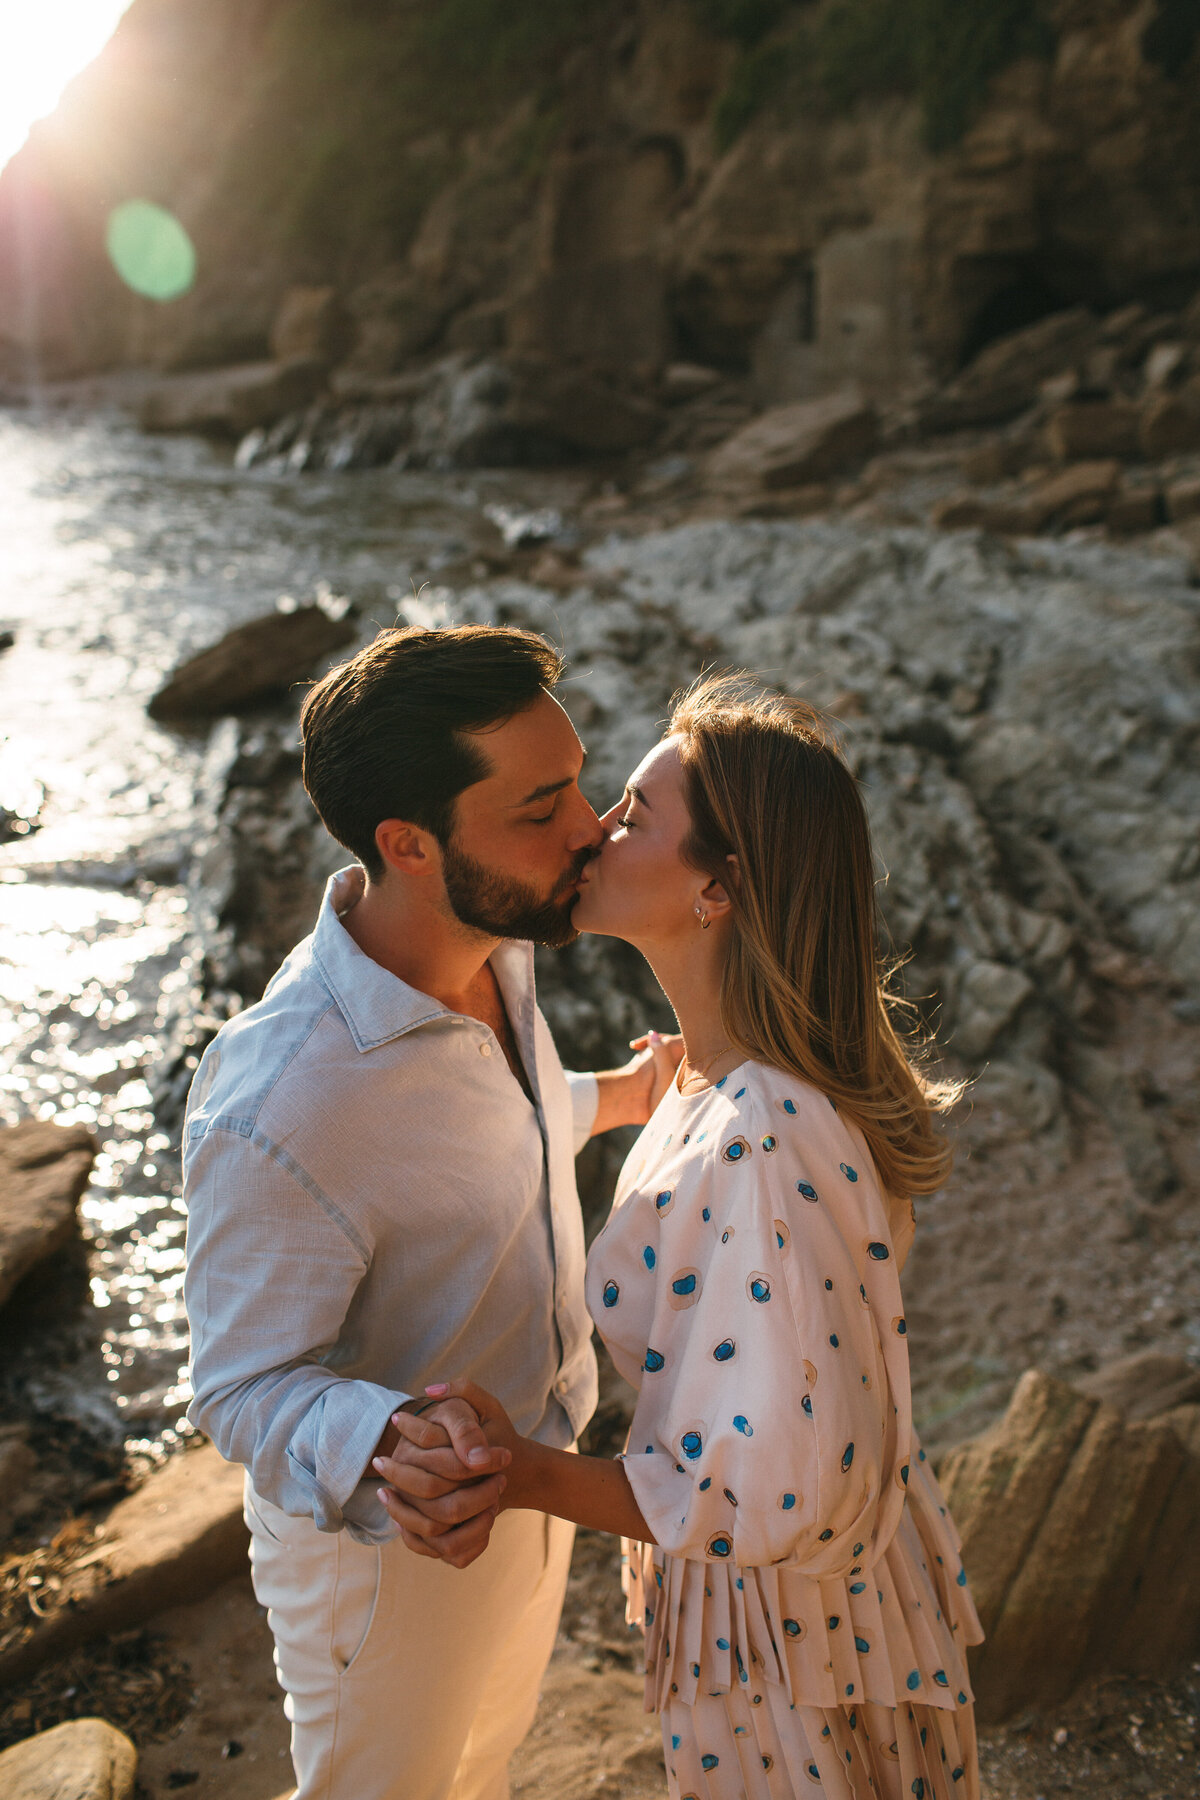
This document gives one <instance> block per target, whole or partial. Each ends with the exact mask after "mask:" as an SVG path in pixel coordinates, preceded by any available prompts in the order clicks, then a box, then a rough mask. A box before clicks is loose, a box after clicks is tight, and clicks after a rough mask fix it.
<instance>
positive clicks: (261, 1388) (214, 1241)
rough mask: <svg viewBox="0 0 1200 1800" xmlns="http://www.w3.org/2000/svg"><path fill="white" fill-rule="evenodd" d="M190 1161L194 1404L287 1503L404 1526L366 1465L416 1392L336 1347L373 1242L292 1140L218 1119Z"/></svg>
mask: <svg viewBox="0 0 1200 1800" xmlns="http://www.w3.org/2000/svg"><path fill="white" fill-rule="evenodd" d="M188 1162H189V1168H188V1258H187V1261H188V1268H187V1279H186V1287H185V1295H186V1301H187V1311H188V1318H189V1321H190V1325H191V1333H192V1356H191V1379H192V1388H193V1393H194V1398H193V1401H192V1404H191V1406H190V1407H189V1410H188V1417H189V1418H190V1419H191V1421H192V1422H193V1424H195V1425H197V1426H199V1428H200V1429H201V1430H202V1431H204V1432H206V1433H207V1435H208V1436H209V1437H210V1438H211V1439H212V1441H213V1443H214V1444H215V1445H216V1446H217V1449H218V1450H219V1451H220V1452H221V1454H222V1456H225V1457H227V1458H228V1459H229V1460H230V1461H231V1462H240V1463H243V1464H244V1465H245V1467H246V1468H247V1469H248V1470H249V1472H250V1479H251V1482H252V1483H253V1486H254V1488H255V1490H256V1492H258V1493H259V1494H261V1495H262V1496H263V1498H264V1499H266V1500H269V1501H271V1502H272V1503H273V1504H274V1505H275V1506H278V1507H279V1508H280V1509H281V1510H282V1511H283V1512H286V1513H291V1514H293V1515H303V1514H306V1513H307V1514H310V1515H311V1516H312V1518H313V1519H314V1520H315V1521H316V1524H317V1525H318V1527H319V1528H320V1529H321V1530H322V1531H338V1530H340V1529H342V1527H343V1526H344V1527H345V1528H346V1530H348V1531H349V1532H350V1533H351V1535H352V1536H353V1537H355V1538H358V1539H359V1540H360V1541H362V1542H365V1543H379V1542H383V1541H385V1540H386V1539H388V1538H391V1537H393V1536H395V1535H396V1532H397V1527H396V1526H395V1525H394V1524H393V1523H392V1521H391V1520H390V1518H389V1517H388V1515H387V1513H386V1512H385V1510H384V1508H383V1507H382V1505H381V1504H380V1502H379V1500H378V1499H377V1497H376V1488H377V1486H378V1483H377V1482H376V1481H374V1480H371V1479H366V1480H364V1478H363V1473H364V1470H365V1469H366V1468H367V1465H368V1463H369V1460H370V1457H371V1454H372V1452H373V1450H374V1448H375V1446H376V1444H377V1443H378V1441H379V1439H380V1437H381V1436H382V1434H383V1431H384V1428H385V1426H386V1425H387V1422H388V1419H389V1418H390V1416H391V1414H392V1413H393V1412H394V1411H395V1410H396V1408H397V1407H398V1406H399V1405H401V1404H402V1403H403V1402H404V1401H405V1400H407V1399H409V1398H410V1396H409V1395H408V1394H406V1393H404V1392H402V1391H400V1390H397V1389H391V1388H387V1387H383V1386H379V1385H377V1384H376V1383H374V1382H370V1381H362V1380H352V1379H348V1378H346V1377H344V1376H341V1375H339V1374H338V1373H337V1371H336V1369H335V1368H333V1367H330V1366H329V1365H328V1363H327V1362H326V1361H323V1360H322V1359H323V1358H325V1357H327V1356H328V1354H329V1352H330V1351H331V1349H332V1347H333V1346H335V1345H336V1344H337V1342H338V1340H339V1338H341V1337H342V1335H343V1332H344V1328H345V1324H346V1318H347V1314H348V1312H349V1311H350V1309H351V1306H352V1304H353V1301H354V1296H355V1294H356V1292H357V1290H358V1288H359V1285H360V1283H361V1282H362V1279H363V1275H364V1273H365V1270H366V1268H367V1266H368V1263H369V1260H370V1250H369V1246H367V1245H366V1244H365V1243H364V1242H363V1241H362V1240H361V1237H360V1235H359V1233H358V1232H357V1231H356V1230H355V1228H354V1226H353V1225H352V1224H351V1222H350V1221H349V1220H347V1219H346V1218H345V1217H344V1216H342V1215H340V1214H339V1212H338V1209H337V1208H336V1206H334V1204H333V1203H332V1202H331V1201H330V1200H329V1199H328V1198H327V1197H326V1196H324V1195H323V1194H321V1192H320V1190H319V1189H317V1188H316V1187H315V1185H314V1184H313V1183H312V1182H311V1181H310V1180H309V1179H308V1178H307V1177H306V1176H305V1173H304V1171H303V1170H301V1169H300V1168H299V1167H297V1166H296V1165H294V1164H293V1165H290V1166H289V1159H288V1157H287V1155H286V1152H284V1151H283V1150H282V1149H281V1148H280V1147H278V1146H274V1145H270V1144H268V1143H263V1142H259V1141H256V1140H255V1139H254V1138H253V1137H252V1136H246V1135H243V1134H242V1133H241V1132H237V1131H232V1130H228V1129H225V1128H222V1127H213V1128H211V1129H209V1130H208V1131H206V1132H205V1133H204V1134H203V1135H202V1136H200V1137H199V1139H198V1140H196V1139H193V1141H192V1143H191V1145H190V1147H189V1156H188Z"/></svg>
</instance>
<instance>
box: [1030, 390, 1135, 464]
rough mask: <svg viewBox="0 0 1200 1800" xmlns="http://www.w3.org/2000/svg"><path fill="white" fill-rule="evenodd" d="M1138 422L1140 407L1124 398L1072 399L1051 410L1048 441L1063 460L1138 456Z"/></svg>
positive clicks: (1052, 451) (1054, 453)
mask: <svg viewBox="0 0 1200 1800" xmlns="http://www.w3.org/2000/svg"><path fill="white" fill-rule="evenodd" d="M1138 426H1139V418H1138V412H1137V408H1136V407H1134V406H1130V405H1129V404H1127V403H1126V402H1124V401H1118V400H1114V401H1107V400H1073V401H1070V402H1069V403H1068V404H1067V405H1066V406H1060V407H1058V408H1057V410H1056V411H1055V412H1053V413H1051V415H1050V418H1049V420H1048V421H1047V424H1046V443H1047V445H1048V446H1049V449H1050V451H1051V454H1052V455H1054V456H1056V457H1057V458H1058V459H1059V461H1060V462H1073V461H1075V460H1076V459H1078V458H1085V459H1089V460H1094V459H1095V458H1097V457H1114V456H1115V457H1119V458H1120V457H1130V456H1136V455H1137V451H1138Z"/></svg>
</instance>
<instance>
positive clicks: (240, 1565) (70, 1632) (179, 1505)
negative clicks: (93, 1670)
mask: <svg viewBox="0 0 1200 1800" xmlns="http://www.w3.org/2000/svg"><path fill="white" fill-rule="evenodd" d="M242 1485H243V1471H242V1469H241V1467H240V1466H239V1465H237V1464H235V1463H227V1462H226V1461H225V1460H224V1458H223V1457H221V1456H219V1455H218V1454H217V1451H216V1450H215V1449H214V1448H213V1446H212V1445H211V1444H205V1445H203V1446H202V1447H201V1448H199V1449H196V1450H191V1451H188V1452H187V1453H186V1454H185V1455H182V1456H176V1457H173V1458H172V1459H171V1461H170V1462H168V1463H167V1464H166V1465H165V1467H163V1468H161V1469H159V1470H157V1471H156V1472H155V1473H154V1474H153V1475H151V1476H150V1477H149V1479H148V1480H147V1481H146V1482H145V1483H144V1484H143V1485H142V1487H140V1488H139V1489H138V1490H137V1492H136V1493H135V1494H131V1495H130V1496H129V1498H128V1499H126V1500H121V1501H119V1502H118V1504H117V1505H116V1506H114V1507H113V1509H112V1511H111V1512H110V1513H109V1514H108V1517H107V1518H106V1519H105V1520H104V1521H103V1525H102V1528H100V1529H98V1531H97V1539H98V1541H97V1543H96V1544H95V1545H94V1547H93V1548H91V1549H90V1550H88V1551H87V1553H86V1554H85V1555H84V1556H83V1557H82V1558H81V1559H80V1560H79V1562H77V1563H76V1564H75V1566H74V1567H73V1568H68V1569H67V1570H66V1571H65V1572H64V1575H63V1578H62V1586H61V1588H60V1589H59V1590H58V1592H57V1594H56V1596H55V1606H54V1610H53V1611H52V1612H50V1613H49V1615H48V1616H47V1617H46V1619H45V1620H44V1622H43V1623H40V1624H39V1625H38V1627H37V1629H36V1630H35V1631H34V1633H33V1634H32V1636H31V1637H29V1638H27V1639H26V1640H25V1641H24V1642H23V1643H18V1644H16V1645H14V1646H12V1647H11V1648H9V1649H8V1650H5V1651H4V1652H3V1653H0V1686H2V1685H6V1684H8V1683H11V1682H14V1681H17V1680H21V1679H23V1678H24V1677H25V1676H27V1675H28V1674H30V1673H31V1672H32V1671H33V1670H34V1669H37V1668H40V1667H41V1666H42V1664H43V1663H45V1662H47V1661H49V1660H51V1659H52V1658H54V1657H61V1656H65V1655H67V1654H68V1653H69V1652H70V1651H71V1650H73V1649H75V1647H76V1646H77V1645H79V1644H82V1643H86V1642H87V1641H88V1640H89V1639H91V1638H95V1637H99V1636H101V1635H102V1634H104V1633H108V1632H113V1631H124V1630H126V1629H128V1628H129V1627H131V1626H134V1625H140V1624H141V1623H142V1622H143V1620H145V1619H148V1618H151V1617H152V1616H153V1615H154V1614H155V1613H158V1612H162V1611H164V1610H165V1609H166V1608H167V1607H170V1606H182V1605H186V1604H189V1603H190V1602H192V1601H194V1600H199V1599H202V1598H203V1596H204V1595H205V1594H207V1593H210V1592H211V1591H212V1589H213V1588H215V1587H219V1586H220V1584H221V1583H222V1582H223V1581H228V1580H229V1579H230V1578H231V1577H232V1576H234V1575H237V1574H239V1573H240V1572H241V1571H242V1570H243V1569H244V1567H245V1561H246V1543H247V1532H246V1527H245V1523H244V1521H243V1519H242ZM0 1791H3V1790H2V1789H0Z"/></svg>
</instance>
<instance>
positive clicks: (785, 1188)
mask: <svg viewBox="0 0 1200 1800" xmlns="http://www.w3.org/2000/svg"><path fill="white" fill-rule="evenodd" d="M905 1235H906V1237H907V1236H908V1235H909V1234H907V1233H906V1234H905ZM906 1249H907V1243H903V1244H899V1245H898V1244H897V1243H896V1242H894V1240H893V1236H892V1230H891V1226H890V1223H889V1212H888V1207H887V1204H886V1202H885V1199H884V1196H883V1194H882V1193H881V1191H880V1187H879V1182H878V1179H877V1177H876V1174H875V1168H874V1164H873V1162H872V1160H871V1156H870V1152H869V1151H868V1149H867V1146H866V1143H865V1141H864V1140H863V1138H862V1136H861V1134H860V1133H859V1132H858V1131H857V1129H855V1128H854V1127H853V1126H850V1125H848V1124H847V1123H846V1122H845V1121H844V1120H843V1119H842V1118H841V1117H840V1116H839V1114H838V1113H837V1111H836V1110H835V1108H834V1107H833V1106H832V1104H831V1103H830V1101H829V1100H827V1099H826V1098H825V1097H824V1096H823V1095H821V1094H819V1093H817V1092H816V1091H815V1090H814V1089H813V1088H810V1087H808V1086H806V1084H805V1083H803V1082H801V1081H798V1080H796V1079H795V1078H793V1077H790V1076H786V1075H783V1074H781V1073H780V1072H778V1071H777V1070H773V1069H768V1068H766V1067H764V1066H763V1065H761V1064H757V1063H744V1064H743V1065H742V1066H741V1067H740V1068H739V1069H737V1070H735V1071H734V1072H733V1074H731V1075H729V1076H726V1077H725V1079H724V1080H723V1081H722V1082H720V1083H719V1084H718V1085H717V1086H716V1087H714V1088H708V1089H706V1090H705V1091H704V1092H703V1093H700V1094H696V1095H691V1096H684V1095H681V1094H680V1093H679V1092H678V1090H677V1089H676V1088H672V1089H671V1090H670V1091H669V1092H668V1094H667V1097H666V1098H665V1099H664V1101H663V1103H662V1105H661V1106H660V1107H659V1108H658V1111H657V1112H656V1113H655V1115H654V1117H653V1119H652V1120H651V1121H650V1123H649V1125H648V1126H647V1127H646V1129H645V1131H644V1132H643V1133H642V1135H641V1137H640V1138H639V1140H638V1142H637V1144H636V1145H635V1146H634V1149H633V1151H632V1152H631V1154H630V1157H629V1160H628V1161H627V1163H626V1165H625V1168H624V1170H623V1171H622V1175H621V1180H620V1183H619V1185H618V1189H617V1198H616V1203H615V1205H614V1208H613V1212H612V1216H611V1218H610V1219H609V1222H608V1224H607V1225H606V1226H605V1228H604V1230H603V1231H602V1232H601V1234H600V1236H599V1237H598V1238H597V1240H596V1242H595V1244H594V1245H593V1247H592V1251H591V1255H590V1257H589V1259H588V1283H587V1287H588V1305H589V1307H590V1309H591V1312H592V1316H593V1318H594V1319H595V1321H596V1324H597V1326H598V1328H599V1331H600V1333H601V1336H602V1337H603V1338H604V1340H605V1342H606V1343H607V1345H608V1347H609V1350H610V1352H611V1353H612V1357H613V1361H614V1362H615V1363H616V1366H617V1368H618V1369H619V1370H620V1372H621V1374H622V1375H624V1376H625V1378H626V1379H627V1380H628V1381H630V1382H631V1383H632V1384H633V1386H634V1387H636V1388H637V1390H638V1400H637V1406H636V1408H635V1411H634V1417H633V1425H632V1427H631V1430H630V1436H629V1443H628V1446H627V1448H626V1452H625V1469H626V1473H627V1474H628V1476H629V1481H630V1484H631V1486H632V1488H633V1490H634V1494H635V1495H636V1497H637V1501H638V1504H639V1506H640V1507H641V1510H642V1513H643V1516H644V1517H645V1519H646V1522H647V1524H648V1525H649V1526H650V1527H651V1529H652V1531H653V1532H654V1535H655V1537H656V1539H657V1547H651V1546H643V1545H640V1544H639V1545H626V1573H625V1590H626V1594H627V1597H628V1601H629V1617H630V1619H631V1620H632V1621H634V1622H636V1623H637V1624H639V1625H640V1626H642V1628H643V1629H644V1631H645V1636H646V1699H647V1706H648V1707H649V1708H651V1709H652V1710H655V1711H658V1712H660V1713H661V1715H662V1723H663V1740H664V1746H665V1749H666V1760H667V1769H668V1774H669V1784H670V1792H671V1794H672V1796H683V1797H684V1800H687V1797H688V1796H694V1800H787V1797H790V1796H796V1797H797V1800H800V1797H803V1800H818V1797H819V1796H820V1795H821V1794H823V1793H824V1794H827V1795H830V1796H837V1800H851V1797H852V1796H853V1797H859V1796H867V1795H879V1796H881V1800H912V1797H913V1796H916V1800H949V1797H950V1796H956V1797H957V1800H978V1793H979V1781H978V1769H977V1761H976V1755H975V1740H974V1724H973V1710H972V1704H971V1690H970V1686H969V1682H968V1678H967V1669H966V1654H965V1652H966V1646H967V1645H968V1644H972V1643H978V1642H979V1641H980V1639H981V1636H982V1634H981V1632H980V1630H979V1623H978V1619H977V1617H976V1615H975V1610H974V1607H973V1606H972V1604H971V1600H970V1596H969V1594H968V1592H967V1587H966V1577H965V1575H964V1573H963V1570H962V1564H961V1561H960V1558H959V1554H958V1550H959V1545H958V1538H957V1535H956V1533H955V1531H954V1528H953V1525H952V1524H951V1522H950V1520H949V1518H948V1516H947V1514H946V1510H945V1504H944V1502H943V1500H942V1497H941V1493H940V1491H939V1489H938V1487H937V1483H936V1481H935V1480H934V1477H933V1473H932V1470H931V1469H930V1468H929V1465H928V1462H927V1460H926V1458H925V1453H924V1451H923V1450H922V1449H921V1447H920V1445H919V1443H918V1441H917V1439H916V1436H915V1434H914V1432H913V1427H912V1417H911V1407H910V1399H909V1380H908V1345H907V1327H906V1324H905V1319H904V1305H903V1301H902V1299H901V1295H900V1281H899V1269H898V1266H897V1265H898V1263H899V1261H900V1260H901V1257H902V1254H903V1252H904V1250H906Z"/></svg>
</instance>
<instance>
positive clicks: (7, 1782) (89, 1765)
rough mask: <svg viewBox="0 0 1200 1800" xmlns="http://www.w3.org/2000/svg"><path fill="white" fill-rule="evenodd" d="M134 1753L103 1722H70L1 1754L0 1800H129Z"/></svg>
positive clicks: (81, 1720)
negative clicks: (2, 1799)
mask: <svg viewBox="0 0 1200 1800" xmlns="http://www.w3.org/2000/svg"><path fill="white" fill-rule="evenodd" d="M136 1773H137V1751H136V1750H135V1749H134V1747H133V1745H132V1744H131V1743H130V1741H129V1739H128V1738H127V1737H126V1736H125V1734H124V1732H121V1731H118V1730H117V1729H116V1727H115V1726H113V1725H110V1724H108V1723H107V1721H106V1720H104V1719H72V1720H70V1721H69V1722H68V1723H67V1724H65V1725H56V1726H55V1727H54V1728H53V1730H51V1731H41V1732H39V1733H38V1735H37V1736H36V1737H31V1738H26V1739H25V1741H24V1742H23V1743H20V1744H14V1745H13V1746H12V1747H11V1749H8V1750H5V1751H4V1752H3V1753H0V1793H2V1794H3V1795H4V1800H133V1794H134V1778H135V1775H136Z"/></svg>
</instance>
